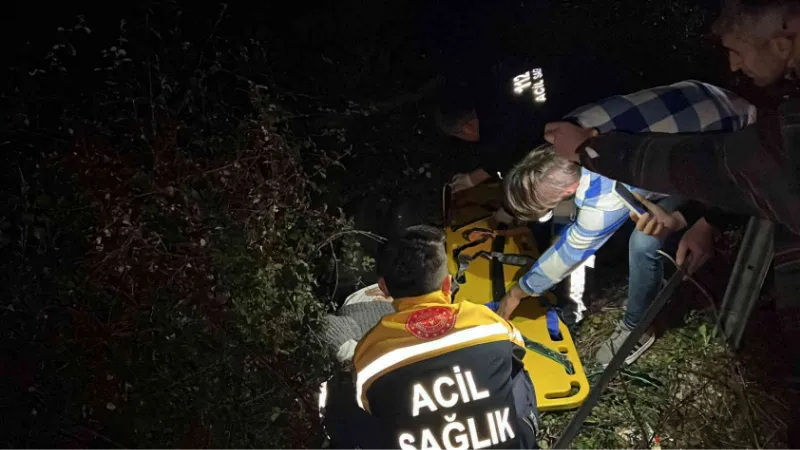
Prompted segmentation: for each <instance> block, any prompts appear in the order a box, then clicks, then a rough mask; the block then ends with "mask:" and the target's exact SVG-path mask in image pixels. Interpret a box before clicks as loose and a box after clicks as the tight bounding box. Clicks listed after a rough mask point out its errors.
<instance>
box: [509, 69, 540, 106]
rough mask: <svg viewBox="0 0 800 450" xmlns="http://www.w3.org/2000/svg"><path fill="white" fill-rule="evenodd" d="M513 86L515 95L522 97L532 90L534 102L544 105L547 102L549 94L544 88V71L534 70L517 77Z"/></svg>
mask: <svg viewBox="0 0 800 450" xmlns="http://www.w3.org/2000/svg"><path fill="white" fill-rule="evenodd" d="M513 84H514V93H515V94H517V95H522V93H523V92H525V91H526V90H528V89H530V91H531V98H532V99H533V101H534V102H536V103H544V102H546V101H547V92H546V90H545V87H544V73H543V72H542V69H540V68H536V69H532V70H529V71H527V72H525V73H521V74H519V75H517V76H515V77H514V80H513Z"/></svg>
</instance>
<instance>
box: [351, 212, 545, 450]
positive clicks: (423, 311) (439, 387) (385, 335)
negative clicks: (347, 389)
mask: <svg viewBox="0 0 800 450" xmlns="http://www.w3.org/2000/svg"><path fill="white" fill-rule="evenodd" d="M377 265H378V267H377V268H378V274H379V285H380V288H381V290H382V291H383V292H384V293H385V294H386V295H387V296H391V297H392V298H393V299H394V301H393V306H394V308H395V312H394V313H393V314H389V315H386V316H384V317H383V318H382V319H381V320H380V322H379V323H378V324H377V325H376V326H375V327H374V328H373V329H372V330H370V331H369V332H368V333H367V334H366V335H365V336H364V338H363V339H362V340H361V342H359V344H358V346H357V347H356V350H355V355H354V357H353V363H354V366H355V381H356V383H355V396H356V401H357V403H358V405H359V407H361V408H362V409H363V410H364V411H366V412H368V413H369V414H370V415H371V416H372V417H374V418H375V419H376V420H377V425H376V429H377V432H378V433H379V434H380V435H382V442H381V443H380V445H378V447H379V448H403V449H406V448H456V447H457V448H534V447H535V446H536V430H537V429H538V418H537V413H536V397H535V392H534V390H533V384H532V383H531V380H530V377H529V376H528V374H527V372H526V371H525V369H524V367H523V364H522V357H523V355H524V353H525V344H524V342H523V337H522V335H521V334H520V332H519V330H517V329H516V328H515V327H514V326H513V325H512V324H511V323H510V322H508V321H506V320H505V319H503V318H501V317H500V316H498V315H497V314H495V313H494V312H492V311H491V310H490V309H489V308H486V307H485V306H483V305H478V304H473V303H469V302H462V303H458V304H453V303H451V301H450V283H451V278H450V275H449V273H448V271H447V254H446V252H445V236H444V233H443V232H442V230H440V229H437V228H433V227H428V226H424V225H418V226H413V227H409V228H408V229H406V230H405V231H404V232H402V233H401V234H400V235H398V236H396V237H393V238H390V240H389V241H388V242H386V243H385V244H384V246H383V248H382V249H381V252H380V254H379V256H378V259H377ZM374 431H375V430H373V432H374Z"/></svg>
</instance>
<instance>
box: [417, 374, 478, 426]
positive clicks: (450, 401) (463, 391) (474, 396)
mask: <svg viewBox="0 0 800 450" xmlns="http://www.w3.org/2000/svg"><path fill="white" fill-rule="evenodd" d="M453 375H454V376H455V380H454V379H453V378H451V377H449V376H442V377H439V378H437V379H436V380H435V381H434V382H433V389H432V391H433V396H431V395H430V394H429V393H428V390H426V389H425V387H424V386H423V385H422V384H420V383H416V384H414V392H413V394H412V399H411V416H412V417H417V416H418V415H419V414H420V411H421V410H422V409H423V408H427V409H428V410H429V411H430V412H435V411H437V410H438V409H439V408H440V407H441V408H445V409H447V408H452V407H453V406H455V405H456V404H458V402H459V401H461V402H462V403H469V402H470V401H474V400H483V399H484V398H489V391H488V390H486V389H484V390H480V389H479V388H478V386H477V384H475V378H474V377H473V376H472V372H471V371H466V372H464V373H463V374H462V373H461V369H460V368H459V367H458V366H454V367H453ZM455 385H458V392H456V391H455V389H453V386H455ZM445 386H447V389H444V387H445ZM434 399H435V400H436V401H434Z"/></svg>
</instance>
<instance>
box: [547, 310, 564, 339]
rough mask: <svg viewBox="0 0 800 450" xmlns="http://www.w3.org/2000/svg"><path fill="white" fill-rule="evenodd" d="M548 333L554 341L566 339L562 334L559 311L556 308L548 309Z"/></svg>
mask: <svg viewBox="0 0 800 450" xmlns="http://www.w3.org/2000/svg"><path fill="white" fill-rule="evenodd" d="M547 333H548V334H549V335H550V339H552V340H554V341H562V340H564V337H563V336H561V329H560V328H559V327H558V312H557V311H556V310H555V308H548V309H547Z"/></svg>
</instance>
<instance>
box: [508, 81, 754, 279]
mask: <svg viewBox="0 0 800 450" xmlns="http://www.w3.org/2000/svg"><path fill="white" fill-rule="evenodd" d="M567 117H568V118H572V119H575V120H577V122H578V123H579V124H580V125H581V126H583V127H585V128H597V129H598V130H599V131H600V133H605V132H608V131H612V130H617V131H624V132H628V133H643V132H656V133H697V132H714V131H719V132H729V131H736V130H739V129H741V128H744V127H745V126H747V125H749V124H752V123H753V122H755V119H756V108H755V107H754V106H753V105H751V104H750V103H748V102H747V101H745V100H744V99H742V98H741V97H738V96H736V95H735V94H733V93H731V92H729V91H726V90H724V89H721V88H719V87H716V86H713V85H710V84H707V83H702V82H699V81H693V80H690V81H682V82H679V83H675V84H671V85H669V86H660V87H656V88H652V89H645V90H643V91H640V92H636V93H633V94H630V95H618V96H614V97H609V98H606V99H604V100H601V101H599V102H597V103H593V104H590V105H586V106H582V107H580V108H578V109H576V110H575V111H573V112H571V113H569V114H567ZM613 183H614V181H613V180H611V179H609V178H606V177H604V176H602V175H600V174H597V173H594V172H591V171H589V170H586V169H582V173H581V180H580V184H579V186H578V190H577V191H576V193H575V204H576V205H577V207H578V214H577V217H576V219H575V221H574V222H573V223H572V224H570V225H569V226H567V227H566V228H564V230H563V231H562V232H561V235H560V236H559V238H558V240H557V241H556V243H555V244H554V245H553V246H552V247H550V248H549V249H548V250H547V251H546V252H545V253H544V254H543V255H542V256H541V257H540V258H539V260H538V261H537V262H536V263H535V264H534V265H533V267H532V268H531V269H530V270H529V271H528V272H527V273H526V274H525V275H524V276H523V277H522V278H521V279H520V282H519V286H520V288H521V289H522V290H523V291H525V292H526V293H527V294H541V293H542V292H545V291H547V290H549V289H550V288H551V287H552V286H553V285H554V284H555V283H558V282H559V281H561V280H562V279H564V278H565V277H566V276H568V275H569V274H570V273H571V272H572V271H573V270H574V269H575V268H576V267H578V265H579V264H580V263H581V262H583V261H584V260H586V259H587V258H588V257H590V256H591V255H593V254H594V253H595V252H597V250H598V249H599V248H600V247H602V246H603V244H605V243H606V241H608V239H609V238H610V237H611V236H612V235H613V234H614V232H616V231H617V230H618V229H619V228H620V227H621V226H622V225H623V224H624V223H625V221H626V220H628V218H629V216H628V213H629V211H628V209H627V208H626V207H625V205H624V204H623V203H622V201H621V200H620V199H619V198H618V197H617V196H616V194H614V193H613V192H612V186H613ZM626 186H627V185H626ZM627 187H628V188H629V189H630V190H631V191H633V192H639V193H641V194H642V195H644V196H645V197H646V198H649V199H659V198H663V197H664V195H662V194H658V193H654V192H649V191H646V190H643V189H638V188H632V187H631V186H627Z"/></svg>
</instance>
